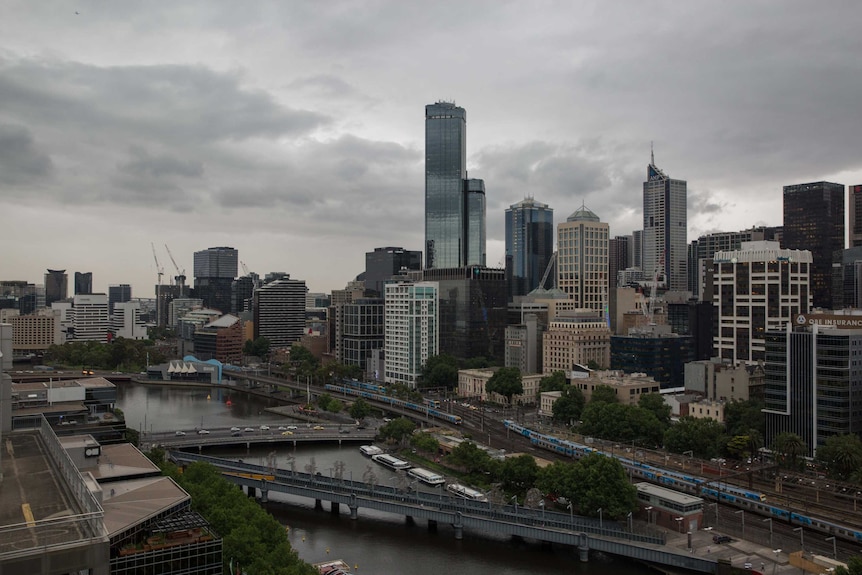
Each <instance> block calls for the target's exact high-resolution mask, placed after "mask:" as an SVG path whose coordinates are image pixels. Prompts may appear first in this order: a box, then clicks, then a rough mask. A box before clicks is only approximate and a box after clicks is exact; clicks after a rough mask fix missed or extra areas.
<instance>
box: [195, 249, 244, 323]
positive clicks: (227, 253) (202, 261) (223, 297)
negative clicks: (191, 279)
mask: <svg viewBox="0 0 862 575" xmlns="http://www.w3.org/2000/svg"><path fill="white" fill-rule="evenodd" d="M238 269H239V252H237V250H235V249H234V248H229V247H216V248H208V249H205V250H202V251H199V252H195V256H194V273H195V287H194V294H193V295H194V296H195V297H198V298H200V299H202V300H204V305H205V306H206V307H209V308H213V309H217V310H219V311H221V312H222V313H228V312H229V311H231V310H232V309H233V305H232V304H233V302H232V292H231V285H232V284H233V280H234V278H235V277H236V276H237V272H238Z"/></svg>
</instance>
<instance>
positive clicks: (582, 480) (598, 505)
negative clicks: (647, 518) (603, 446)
mask: <svg viewBox="0 0 862 575" xmlns="http://www.w3.org/2000/svg"><path fill="white" fill-rule="evenodd" d="M573 475H574V480H575V485H577V491H576V495H575V499H574V501H575V502H576V503H577V505H578V509H579V510H580V513H581V515H588V516H591V517H595V516H597V515H598V514H599V513H598V510H599V509H601V510H602V514H603V516H604V517H616V518H618V517H624V516H625V515H626V514H628V513H629V512H632V511H634V510H635V509H637V488H636V487H635V486H634V485H632V484H631V483H630V482H629V478H628V476H627V475H626V470H625V468H623V466H622V464H621V463H620V462H619V461H617V460H616V459H614V458H612V457H606V456H604V455H601V454H598V453H590V454H589V455H587V456H585V457H583V458H582V459H580V460H579V461H578V462H577V464H576V465H575V470H574V474H573Z"/></svg>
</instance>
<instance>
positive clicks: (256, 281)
mask: <svg viewBox="0 0 862 575" xmlns="http://www.w3.org/2000/svg"><path fill="white" fill-rule="evenodd" d="M239 265H241V266H242V272H243V273H244V274H245V275H246V276H248V277H250V278H251V281H252V285H253V286H254V289H257V288H258V287H260V286H259V284H260V277H259V276H258V275H257V274H252V273H251V272H250V271H248V266H247V265H245V262H244V261H242V260H240V261H239Z"/></svg>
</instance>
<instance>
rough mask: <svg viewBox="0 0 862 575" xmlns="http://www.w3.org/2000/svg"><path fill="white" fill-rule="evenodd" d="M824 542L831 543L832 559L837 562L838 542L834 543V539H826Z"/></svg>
mask: <svg viewBox="0 0 862 575" xmlns="http://www.w3.org/2000/svg"><path fill="white" fill-rule="evenodd" d="M826 540H827V541H831V542H832V558H833V559H835V560H836V561H837V560H838V542H837V541H835V537H827V538H826Z"/></svg>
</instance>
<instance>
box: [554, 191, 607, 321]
mask: <svg viewBox="0 0 862 575" xmlns="http://www.w3.org/2000/svg"><path fill="white" fill-rule="evenodd" d="M608 234H609V232H608V224H606V223H604V222H601V221H599V216H597V215H596V214H594V213H593V212H591V211H590V210H589V209H587V207H586V206H581V207H580V208H578V209H577V210H576V211H575V212H574V213H573V214H572V215H570V216H569V217H568V218H567V219H566V221H565V222H563V223H561V224H560V225H559V226H557V287H558V288H559V289H561V290H562V291H564V292H565V293H566V294H567V295H568V296H569V302H567V303H568V304H569V305H568V309H592V310H596V311H600V312H603V313H604V312H605V308H606V306H607V299H608V297H607V292H608V269H609V268H608ZM559 308H560V304H559V303H558V309H559Z"/></svg>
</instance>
